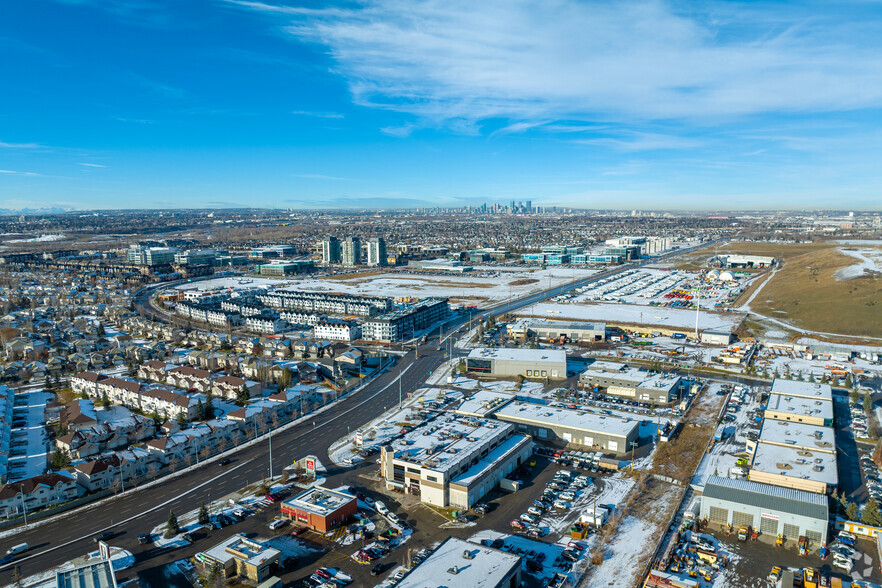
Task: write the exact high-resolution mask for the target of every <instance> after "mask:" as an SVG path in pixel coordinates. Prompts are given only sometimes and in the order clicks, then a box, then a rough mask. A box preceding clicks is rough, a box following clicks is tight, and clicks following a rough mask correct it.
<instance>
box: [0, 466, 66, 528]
mask: <svg viewBox="0 0 882 588" xmlns="http://www.w3.org/2000/svg"><path fill="white" fill-rule="evenodd" d="M80 493H81V490H80V488H79V486H77V481H76V478H75V477H74V476H72V475H71V474H69V473H68V472H59V473H54V472H53V473H48V474H41V475H39V476H34V477H33V478H27V479H26V480H19V481H18V482H14V483H12V484H4V485H3V486H0V515H2V516H5V517H14V516H18V515H20V514H21V513H22V510H23V509H22V500H24V504H25V507H26V508H27V511H28V512H32V511H35V510H38V509H41V508H46V507H49V506H56V505H59V504H63V503H65V502H68V501H70V500H73V499H75V498H77V496H79V495H80Z"/></svg>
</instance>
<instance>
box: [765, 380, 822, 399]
mask: <svg viewBox="0 0 882 588" xmlns="http://www.w3.org/2000/svg"><path fill="white" fill-rule="evenodd" d="M772 394H781V395H785V396H799V397H801V398H817V399H819V400H830V401H832V400H833V389H832V388H830V384H814V383H812V382H800V381H798V380H784V379H781V378H776V379H775V381H774V382H772Z"/></svg>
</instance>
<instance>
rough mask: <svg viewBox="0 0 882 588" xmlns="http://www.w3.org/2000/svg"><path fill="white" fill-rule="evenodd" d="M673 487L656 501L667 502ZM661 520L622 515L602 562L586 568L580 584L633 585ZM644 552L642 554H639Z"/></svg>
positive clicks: (598, 587)
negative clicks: (588, 568) (587, 573)
mask: <svg viewBox="0 0 882 588" xmlns="http://www.w3.org/2000/svg"><path fill="white" fill-rule="evenodd" d="M676 492H677V488H676V487H675V486H671V487H670V488H669V489H668V491H667V492H666V493H665V495H664V496H663V497H662V498H661V499H660V500H659V501H658V502H659V503H660V504H668V503H670V502H671V501H673V500H674V499H675V497H676ZM660 524H661V523H659V522H657V521H653V520H650V519H649V518H647V517H635V516H631V515H626V516H625V518H624V519H622V522H621V523H620V525H619V528H618V530H617V531H616V533H615V535H614V536H613V538H612V540H611V541H610V542H609V543H608V544H607V545H606V546H605V549H604V550H603V563H601V564H600V565H599V566H597V567H595V568H593V569H592V570H590V572H589V574H590V575H589V576H588V579H587V580H586V581H585V582H583V583H582V584H580V586H585V587H586V588H607V587H608V586H609V585H610V583H611V582H613V581H614V582H615V585H616V586H633V585H635V583H636V581H637V575H638V574H639V573H640V572H642V571H643V569H644V565H645V564H646V559H645V557H648V556H649V554H651V553H652V551H653V549H654V548H655V544H656V541H657V540H658V537H659V535H660V533H662V532H663V529H660V528H659V526H660ZM596 540H597V536H596V535H593V536H591V537H590V538H589V539H588V541H589V549H594V548H595V543H596ZM641 556H645V557H641Z"/></svg>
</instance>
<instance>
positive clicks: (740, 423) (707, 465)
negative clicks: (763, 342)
mask: <svg viewBox="0 0 882 588" xmlns="http://www.w3.org/2000/svg"><path fill="white" fill-rule="evenodd" d="M720 387H721V384H720V383H718V382H712V383H711V384H709V385H708V390H706V391H705V393H704V395H705V398H717V395H716V393H717V391H718V390H719V389H720ZM759 407H760V403H759V400H758V398H757V394H756V390H755V389H754V390H751V391H749V392H748V393H747V396H746V402H745V403H744V404H743V405H742V406H741V408H739V409H738V412H736V413H735V416H736V420H735V421H734V422H731V423H725V422H724V423H720V425H719V426H718V427H717V432H724V433H725V435H727V436H728V438H727V439H724V440H723V441H718V442H717V443H716V444H715V445H714V447H713V449H711V451H710V453H706V454H705V456H704V457H703V458H702V460H701V463H700V464H698V469H697V470H696V471H695V475H694V476H693V477H692V484H693V485H695V486H704V484H705V482H707V479H708V477H710V476H714V475H716V476H722V477H724V478H728V477H729V474H730V470H731V469H732V468H733V467H735V465H736V462H737V461H738V458H739V456H740V455H742V454H743V453H744V452H745V451H746V450H747V431H748V429H749V427H750V425H751V424H752V423H753V422H754V421H753V419H752V418H751V417H750V412H751V411H753V410H756V409H758V408H759Z"/></svg>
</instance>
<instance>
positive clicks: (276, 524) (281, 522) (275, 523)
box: [267, 519, 288, 531]
mask: <svg viewBox="0 0 882 588" xmlns="http://www.w3.org/2000/svg"><path fill="white" fill-rule="evenodd" d="M287 524H288V521H286V520H285V519H275V520H272V521H270V522H269V524H267V527H269V528H270V529H272V530H273V531H275V530H276V529H280V528H282V527H284V526H285V525H287Z"/></svg>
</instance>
